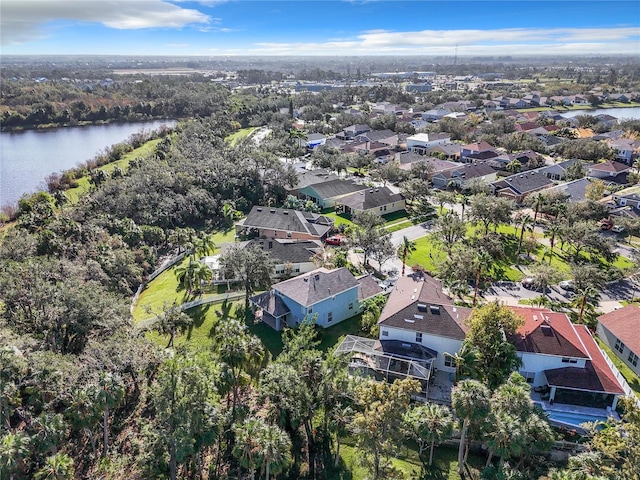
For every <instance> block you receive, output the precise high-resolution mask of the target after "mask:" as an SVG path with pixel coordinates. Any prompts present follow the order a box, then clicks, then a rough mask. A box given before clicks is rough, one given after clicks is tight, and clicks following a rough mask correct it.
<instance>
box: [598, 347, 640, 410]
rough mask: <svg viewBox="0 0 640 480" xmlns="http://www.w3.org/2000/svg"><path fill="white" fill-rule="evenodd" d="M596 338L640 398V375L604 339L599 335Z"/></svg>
mask: <svg viewBox="0 0 640 480" xmlns="http://www.w3.org/2000/svg"><path fill="white" fill-rule="evenodd" d="M595 338H596V342H598V345H599V346H600V348H601V349H602V350H603V351H604V352H605V353H606V354H607V356H608V357H609V358H610V359H611V361H612V362H613V364H614V365H615V366H616V368H617V369H618V370H620V373H621V374H622V376H623V377H624V378H625V379H626V380H627V383H628V384H629V386H630V387H631V389H632V390H633V391H634V392H635V394H636V397H638V398H640V377H638V375H636V374H635V373H634V371H633V370H631V369H630V368H629V367H628V366H627V364H626V363H624V362H623V361H622V360H621V359H620V357H618V356H617V355H615V354H614V353H613V352H612V351H611V349H610V348H609V347H608V346H607V345H606V344H605V343H604V342H603V341H602V340H600V339H599V338H598V337H595Z"/></svg>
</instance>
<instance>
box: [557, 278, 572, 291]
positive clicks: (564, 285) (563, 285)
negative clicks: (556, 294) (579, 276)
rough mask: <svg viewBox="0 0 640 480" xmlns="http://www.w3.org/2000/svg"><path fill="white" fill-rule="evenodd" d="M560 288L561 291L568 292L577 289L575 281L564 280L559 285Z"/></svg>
mask: <svg viewBox="0 0 640 480" xmlns="http://www.w3.org/2000/svg"><path fill="white" fill-rule="evenodd" d="M558 286H559V287H560V288H561V289H563V290H567V291H572V290H575V288H576V286H575V284H574V283H573V280H563V281H562V282H560V283H559V284H558Z"/></svg>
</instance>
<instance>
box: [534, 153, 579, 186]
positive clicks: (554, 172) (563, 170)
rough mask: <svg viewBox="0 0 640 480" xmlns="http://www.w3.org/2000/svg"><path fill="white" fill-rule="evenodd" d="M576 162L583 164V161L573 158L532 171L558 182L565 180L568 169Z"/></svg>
mask: <svg viewBox="0 0 640 480" xmlns="http://www.w3.org/2000/svg"><path fill="white" fill-rule="evenodd" d="M576 162H581V160H578V159H577V158H573V159H570V160H565V161H564V162H560V163H555V164H553V165H545V166H544V167H540V168H536V169H535V170H532V172H536V173H540V174H541V175H544V176H546V177H547V178H549V179H551V180H554V181H556V182H558V181H561V180H564V179H565V177H566V175H567V168H569V167H570V166H571V165H573V164H574V163H576Z"/></svg>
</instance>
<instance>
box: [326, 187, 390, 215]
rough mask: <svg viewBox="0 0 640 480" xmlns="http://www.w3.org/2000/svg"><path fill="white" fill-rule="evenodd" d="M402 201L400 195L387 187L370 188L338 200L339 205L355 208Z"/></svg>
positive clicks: (366, 207) (365, 208) (374, 206)
mask: <svg viewBox="0 0 640 480" xmlns="http://www.w3.org/2000/svg"><path fill="white" fill-rule="evenodd" d="M400 201H402V195H400V194H399V193H393V192H392V191H391V190H389V188H388V187H381V188H371V189H367V190H360V191H359V192H356V193H353V194H351V195H347V196H346V197H342V198H341V199H340V200H338V203H339V204H340V205H346V206H347V207H349V208H352V209H355V210H369V209H371V208H378V207H380V206H382V205H388V204H390V203H393V202H400Z"/></svg>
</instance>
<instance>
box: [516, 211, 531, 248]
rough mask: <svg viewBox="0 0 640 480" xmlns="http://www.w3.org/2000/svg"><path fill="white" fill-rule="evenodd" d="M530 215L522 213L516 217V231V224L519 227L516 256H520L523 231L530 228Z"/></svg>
mask: <svg viewBox="0 0 640 480" xmlns="http://www.w3.org/2000/svg"><path fill="white" fill-rule="evenodd" d="M531 224H532V221H531V215H529V214H528V213H526V214H524V215H522V216H521V217H520V218H519V219H518V225H517V226H516V231H517V228H518V226H519V227H520V239H519V240H518V257H520V253H521V252H522V240H523V239H524V232H525V231H526V230H528V229H529V228H531Z"/></svg>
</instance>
